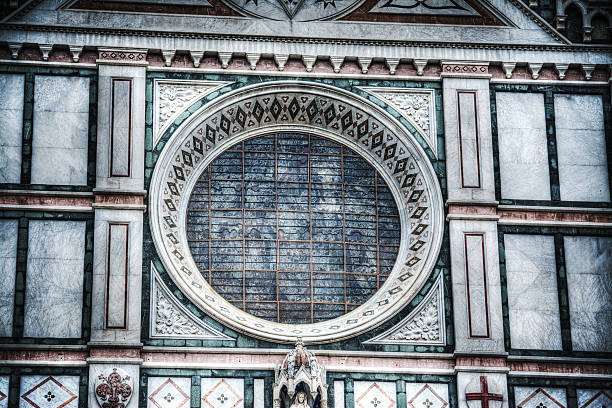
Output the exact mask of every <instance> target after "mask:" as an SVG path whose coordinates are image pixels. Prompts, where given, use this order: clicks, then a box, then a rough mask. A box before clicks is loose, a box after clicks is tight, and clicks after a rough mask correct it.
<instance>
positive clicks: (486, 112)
mask: <svg viewBox="0 0 612 408" xmlns="http://www.w3.org/2000/svg"><path fill="white" fill-rule="evenodd" d="M442 87H443V98H442V100H443V102H444V133H445V135H446V137H445V141H446V142H445V143H446V144H445V148H446V163H447V166H446V175H447V179H448V187H447V188H448V200H449V201H493V200H495V179H494V171H493V139H492V137H491V100H490V92H489V80H488V79H481V78H450V77H445V78H444V79H443V80H442ZM464 91H473V92H475V93H476V108H475V111H476V112H477V115H476V119H474V118H471V119H470V118H469V116H471V114H473V113H474V101H473V96H472V95H473V94H464V96H463V97H462V98H463V99H464V102H467V101H466V100H465V99H468V97H471V98H472V100H471V108H470V104H469V103H464V104H462V105H465V108H464V106H462V111H461V116H462V123H461V127H462V128H463V129H462V130H461V131H462V133H463V136H466V137H467V139H466V141H467V143H464V145H465V148H466V150H465V152H464V153H465V154H466V155H465V158H470V157H471V160H472V164H470V166H471V167H469V168H466V166H463V167H464V170H469V171H471V173H469V174H468V173H466V174H463V173H462V169H461V167H462V166H461V164H462V160H461V156H462V152H461V149H460V146H461V143H460V135H459V132H460V129H459V115H460V112H459V109H458V105H459V99H460V98H459V92H464ZM464 117H465V121H467V122H466V123H464ZM476 129H477V131H478V146H479V149H478V152H479V156H478V161H479V163H480V187H479V188H473V187H468V188H464V187H463V186H469V185H472V184H471V183H472V182H473V179H474V178H475V175H477V173H476V172H475V170H476V165H475V163H474V161H473V160H474V158H475V154H476V150H475V146H476V143H475V131H476ZM470 135H471V136H470ZM470 143H471V146H472V147H471V148H470ZM464 160H465V159H464ZM467 163H468V162H467V161H466V162H465V163H464V164H467ZM462 175H467V176H468V178H469V179H470V180H465V179H464V180H462V178H463V177H462ZM462 181H463V182H462ZM465 181H467V182H468V183H464V182H465Z"/></svg>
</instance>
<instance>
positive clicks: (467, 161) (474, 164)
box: [457, 91, 480, 188]
mask: <svg viewBox="0 0 612 408" xmlns="http://www.w3.org/2000/svg"><path fill="white" fill-rule="evenodd" d="M457 109H458V117H459V156H460V164H461V187H462V188H480V152H479V149H480V146H479V142H478V109H477V107H476V91H457Z"/></svg>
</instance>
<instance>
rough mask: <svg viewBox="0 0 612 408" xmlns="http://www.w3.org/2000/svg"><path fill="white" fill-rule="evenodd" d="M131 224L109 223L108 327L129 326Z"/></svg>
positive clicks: (122, 327)
mask: <svg viewBox="0 0 612 408" xmlns="http://www.w3.org/2000/svg"><path fill="white" fill-rule="evenodd" d="M128 236H129V224H119V223H109V224H108V253H107V256H108V258H107V266H106V328H108V329H125V328H127V292H128V264H129V263H128Z"/></svg>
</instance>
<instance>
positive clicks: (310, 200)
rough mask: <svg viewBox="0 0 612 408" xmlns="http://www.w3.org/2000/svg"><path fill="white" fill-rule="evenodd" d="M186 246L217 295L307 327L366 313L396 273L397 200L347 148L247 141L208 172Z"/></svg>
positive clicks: (200, 183) (285, 138)
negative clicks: (357, 310)
mask: <svg viewBox="0 0 612 408" xmlns="http://www.w3.org/2000/svg"><path fill="white" fill-rule="evenodd" d="M186 224H187V240H188V242H189V247H190V249H191V253H192V255H193V259H194V261H195V263H196V265H197V267H198V269H199V271H200V273H201V274H202V276H203V278H204V279H205V280H206V281H207V282H208V283H209V284H210V286H211V287H212V288H213V289H214V290H215V291H216V292H217V293H218V294H219V295H221V296H222V297H223V298H225V299H226V300H227V301H229V302H230V303H232V304H233V305H234V306H236V307H238V308H240V309H242V310H244V311H245V312H247V313H249V314H251V315H253V316H257V317H260V318H263V319H266V320H269V321H273V322H279V323H288V324H309V323H316V322H320V321H325V320H329V319H333V318H335V317H338V316H341V315H343V314H346V313H348V312H350V311H351V310H353V309H355V308H357V307H358V306H359V305H361V304H363V303H364V302H365V301H366V300H367V299H368V298H369V297H370V296H372V295H373V294H374V293H375V292H376V291H377V290H378V289H379V288H380V287H381V286H382V284H383V283H384V282H385V279H386V278H387V277H388V276H389V274H390V273H391V271H392V269H393V266H394V264H395V258H396V256H397V253H398V249H399V245H400V233H401V225H400V219H399V213H398V210H397V206H396V203H395V201H394V199H393V196H392V194H391V191H390V190H389V188H388V187H387V185H386V184H385V182H384V181H383V178H382V177H381V176H380V175H379V174H378V173H377V171H376V170H375V169H374V168H373V167H372V166H371V165H370V164H368V163H367V162H366V161H365V160H364V159H363V158H361V157H360V156H359V155H357V154H356V153H355V152H354V151H352V150H350V149H349V148H347V147H345V146H343V145H341V144H339V143H336V142H333V141H331V140H328V139H325V138H322V137H318V136H313V135H307V134H297V133H275V134H269V135H265V136H259V137H255V138H252V139H248V140H246V141H244V142H242V143H239V144H236V145H234V146H232V147H230V148H229V149H227V150H226V151H224V152H223V153H222V154H220V155H219V156H218V157H217V158H216V159H215V160H213V162H212V163H211V164H210V165H209V166H208V167H207V168H206V169H205V170H204V171H203V172H202V173H201V175H200V176H199V178H198V180H197V182H196V184H195V187H194V189H193V191H192V193H191V198H190V200H189V204H188V213H187V219H186Z"/></svg>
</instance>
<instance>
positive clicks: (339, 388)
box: [334, 380, 344, 408]
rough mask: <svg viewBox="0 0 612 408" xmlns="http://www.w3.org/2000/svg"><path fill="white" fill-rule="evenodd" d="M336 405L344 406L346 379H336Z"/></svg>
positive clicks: (336, 406)
mask: <svg viewBox="0 0 612 408" xmlns="http://www.w3.org/2000/svg"><path fill="white" fill-rule="evenodd" d="M334 407H335V408H344V380H337V381H334Z"/></svg>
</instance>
